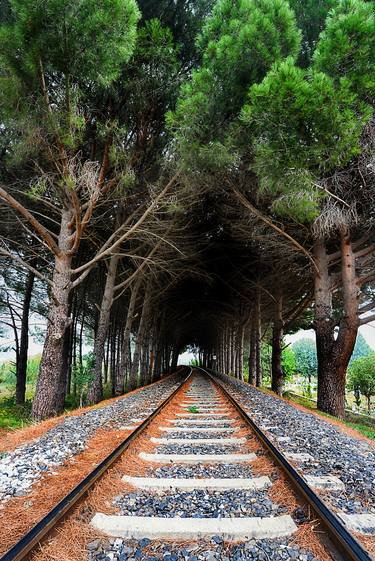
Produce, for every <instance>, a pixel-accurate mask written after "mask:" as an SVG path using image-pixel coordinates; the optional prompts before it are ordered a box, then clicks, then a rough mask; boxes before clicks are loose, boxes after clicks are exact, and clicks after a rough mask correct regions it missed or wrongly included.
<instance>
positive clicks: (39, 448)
mask: <svg viewBox="0 0 375 561" xmlns="http://www.w3.org/2000/svg"><path fill="white" fill-rule="evenodd" d="M183 379H184V376H183V375H182V374H175V375H174V376H171V377H168V378H166V379H165V380H163V381H161V382H160V383H158V384H153V385H152V386H150V387H146V388H144V389H143V390H142V391H141V392H138V393H135V394H132V395H129V396H128V397H126V396H125V397H124V398H123V399H119V400H116V401H114V402H113V403H110V404H109V405H105V406H104V407H101V408H95V409H92V410H89V411H86V412H85V413H82V415H77V416H69V417H66V418H65V419H63V420H62V422H61V423H60V424H59V425H57V426H55V427H53V428H52V429H50V430H48V431H47V432H45V433H44V434H43V435H42V436H40V437H39V438H37V439H36V440H34V441H33V442H31V443H28V444H24V445H22V446H20V447H18V448H16V450H13V451H12V452H9V453H8V454H5V455H4V456H3V457H2V458H0V502H1V501H4V500H7V499H9V498H11V497H13V496H16V497H19V496H22V495H25V494H26V493H27V492H28V491H29V489H30V488H31V486H32V485H33V484H34V482H35V481H36V480H38V479H39V478H40V477H41V476H42V475H43V474H45V473H46V472H53V470H54V468H56V467H57V466H60V465H62V464H64V463H65V462H66V461H68V460H69V459H70V458H71V457H72V456H76V455H77V454H80V453H81V452H82V451H83V450H84V449H85V448H86V443H87V441H88V440H89V439H90V438H91V437H93V436H94V434H95V433H96V432H97V430H98V429H115V428H120V427H121V426H123V425H134V422H133V421H132V419H136V418H139V419H144V418H146V417H147V416H148V415H149V414H150V411H151V409H150V405H151V404H152V408H153V409H154V408H156V407H157V406H158V405H160V403H162V401H164V400H165V399H166V398H167V397H168V396H169V395H170V394H171V393H172V392H173V390H175V389H176V388H177V386H178V385H179V383H181V381H182V380H183Z"/></svg>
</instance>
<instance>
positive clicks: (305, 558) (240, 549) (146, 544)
mask: <svg viewBox="0 0 375 561" xmlns="http://www.w3.org/2000/svg"><path fill="white" fill-rule="evenodd" d="M136 560H137V561H138V560H139V561H271V560H272V561H319V559H317V558H316V557H314V555H313V554H312V553H311V552H309V551H308V550H306V549H303V548H301V547H298V546H297V545H296V544H294V543H293V538H290V539H286V538H283V539H273V540H249V541H247V542H242V543H237V544H235V545H234V544H230V545H229V544H225V543H223V540H222V539H221V538H220V537H219V536H214V537H213V538H212V539H211V540H200V541H198V542H196V543H194V544H181V543H163V542H156V541H153V542H150V540H149V539H147V538H144V539H141V540H139V541H136V540H122V539H119V538H118V539H112V540H109V541H108V542H106V541H101V540H99V539H97V540H94V541H93V542H91V543H89V544H88V561H136Z"/></svg>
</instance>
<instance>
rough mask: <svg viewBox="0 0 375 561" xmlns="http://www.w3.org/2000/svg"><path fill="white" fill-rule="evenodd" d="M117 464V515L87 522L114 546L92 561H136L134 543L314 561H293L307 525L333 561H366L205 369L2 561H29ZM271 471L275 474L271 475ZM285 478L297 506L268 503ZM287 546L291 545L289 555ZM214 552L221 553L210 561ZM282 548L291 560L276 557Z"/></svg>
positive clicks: (93, 554) (282, 500) (92, 555)
mask: <svg viewBox="0 0 375 561" xmlns="http://www.w3.org/2000/svg"><path fill="white" fill-rule="evenodd" d="M198 370H200V374H199V373H197V372H198ZM165 411H167V412H170V414H169V415H168V416H167V418H166V417H165V415H163V413H164V412H165ZM141 435H143V436H144V437H145V438H146V440H147V441H148V442H149V447H148V449H147V451H143V450H140V451H139V453H138V457H139V472H140V473H136V474H134V471H133V472H130V471H129V472H127V470H126V454H127V450H130V449H133V453H134V449H135V450H137V439H138V437H140V436H141ZM155 435H156V436H155ZM120 458H122V460H121V465H122V466H125V469H124V474H123V483H124V493H123V494H122V495H120V496H119V495H117V496H116V498H115V497H108V499H109V500H110V501H112V502H113V501H115V503H116V510H117V512H116V514H108V513H105V512H96V513H95V514H94V515H93V516H92V517H91V520H90V525H91V527H92V528H93V529H96V530H98V531H99V532H100V535H102V534H103V533H104V534H106V535H107V536H109V537H112V538H115V540H112V545H111V546H110V547H109V550H108V551H105V548H104V549H103V547H99V550H97V551H93V550H91V551H90V553H88V556H89V558H90V559H110V560H112V559H113V560H115V559H120V560H121V561H122V560H123V559H124V560H126V559H133V557H132V555H133V553H134V551H133V550H132V549H131V548H129V547H125V549H124V548H123V547H124V543H125V542H124V540H137V541H139V540H140V542H142V543H143V544H146V545H147V546H149V545H150V542H149V539H151V540H153V541H155V542H158V543H163V542H165V543H171V542H174V541H176V542H178V541H180V540H182V541H183V542H185V543H187V542H193V541H195V540H197V539H199V540H205V543H206V544H209V543H212V544H213V545H212V547H211V546H209V545H208V546H207V547H208V549H209V548H210V547H211V549H212V548H213V549H212V551H213V553H212V555H214V556H213V557H207V558H208V559H221V558H224V557H226V558H231V557H228V556H227V555H224V553H223V547H224V544H228V543H231V542H244V543H250V544H252V545H251V547H252V548H253V549H254V551H255V550H256V548H257V544H260V547H261V551H265V555H266V556H265V557H264V559H272V560H274V559H306V560H308V561H309V560H310V559H314V560H316V561H320V560H319V558H318V557H316V556H315V557H314V556H313V554H310V553H309V552H307V554H305V553H302V554H301V555H302V557H293V555H296V551H298V552H299V551H300V550H301V548H299V546H298V541H297V542H296V541H295V538H296V536H298V532H299V528H301V527H302V526H303V524H304V523H306V522H307V520H308V518H310V519H317V520H319V524H320V525H321V526H320V531H321V534H320V535H321V536H322V537H323V542H324V547H325V548H326V549H328V551H329V552H330V554H331V555H332V558H333V559H335V560H339V559H341V560H353V561H370V560H371V557H370V555H369V554H368V553H367V552H366V551H365V550H364V548H363V547H362V546H361V544H360V543H359V542H358V541H357V540H356V539H355V538H354V536H352V535H351V534H350V533H349V532H348V531H347V529H346V528H345V526H344V525H343V524H342V523H341V522H340V520H339V519H338V518H337V517H336V516H335V515H334V514H333V513H332V512H331V511H330V510H329V509H328V508H327V506H326V505H325V504H324V503H323V502H322V501H321V499H320V498H319V496H318V495H317V494H316V493H315V492H314V491H313V489H312V488H311V487H310V486H309V485H307V483H306V481H305V480H304V479H303V478H302V477H301V475H300V474H299V473H298V472H297V471H296V470H295V469H294V467H293V466H292V465H291V463H290V462H289V460H288V459H287V458H286V457H285V456H283V455H282V454H281V453H280V452H279V451H278V450H277V449H276V448H275V447H274V445H273V444H272V443H271V442H270V441H269V439H268V438H267V436H266V435H265V434H264V433H263V432H262V431H261V430H260V428H259V427H257V426H256V425H255V424H254V423H253V421H252V420H251V419H250V418H249V416H248V415H247V414H246V412H245V411H244V410H243V409H242V408H241V406H240V405H239V404H238V403H237V401H236V400H235V399H234V398H233V397H232V396H231V395H230V394H229V393H228V392H227V390H226V389H225V388H224V387H223V385H222V384H221V383H220V381H217V380H216V379H214V378H213V377H212V376H211V375H210V374H209V372H207V371H205V370H204V369H197V370H196V372H195V373H194V374H193V373H192V370H191V369H189V372H188V375H187V378H186V380H185V381H184V382H183V383H182V384H181V386H180V387H178V388H177V389H176V390H175V391H174V392H173V393H172V394H171V395H170V396H169V397H168V398H167V399H166V400H165V401H164V402H163V403H162V404H161V405H160V406H159V407H158V408H157V409H156V410H155V411H153V412H152V414H151V415H150V416H149V417H148V418H147V419H146V420H145V421H143V422H142V423H141V424H140V425H139V426H138V427H136V428H135V429H134V430H132V432H131V434H130V435H129V436H128V437H127V438H126V439H125V440H124V441H123V442H122V443H121V444H120V445H119V446H118V447H117V448H116V449H115V450H114V451H113V452H112V453H111V454H110V455H109V456H108V457H107V458H106V459H105V460H104V461H103V462H101V464H99V465H98V466H97V467H96V468H95V469H94V470H93V471H92V472H91V473H90V474H89V475H88V476H87V477H85V479H84V480H83V481H82V482H81V483H80V484H79V485H78V486H77V487H76V488H75V489H74V490H73V491H72V492H71V493H69V495H67V496H66V497H65V499H63V500H62V501H61V502H60V503H59V504H58V505H56V507H55V508H54V509H53V510H52V511H51V512H50V513H48V514H47V516H45V517H44V518H43V519H42V520H41V521H40V522H39V523H38V524H37V526H35V527H34V528H33V529H32V530H31V531H30V532H28V533H27V534H26V535H25V536H24V537H23V538H22V539H21V540H20V541H19V542H18V543H17V544H15V545H14V546H13V547H12V549H10V550H9V551H8V552H7V553H6V554H5V555H4V556H3V557H2V558H1V560H0V561H18V560H21V559H26V558H27V557H28V556H29V555H30V553H32V551H33V548H35V546H36V545H37V544H38V543H40V542H41V541H42V540H44V539H45V538H46V536H47V535H48V534H49V533H50V532H51V530H52V529H54V528H56V526H57V525H58V524H59V523H61V521H62V519H63V518H64V517H67V516H69V511H70V510H71V509H72V508H73V507H74V506H76V505H77V503H78V502H79V501H80V500H81V499H82V497H83V496H84V495H85V494H87V492H88V491H89V490H91V489H92V488H93V487H94V485H95V484H96V483H98V485H100V481H99V480H100V478H101V476H102V475H103V474H105V473H106V472H107V471H108V470H109V469H110V468H111V466H113V464H114V463H115V462H116V461H117V460H119V459H120ZM259 463H261V464H262V463H263V467H261V469H260V471H261V472H262V470H263V472H262V473H260V474H259V473H256V472H257V471H258V472H259V465H258V464H259ZM275 464H276V465H277V466H278V469H276V471H275V469H274V468H272V466H274V465H275ZM257 465H258V468H256V466H257ZM254 467H255V469H253V468H254ZM285 477H286V478H287V479H288V481H289V482H291V484H292V486H293V488H294V489H295V493H296V498H294V497H292V496H291V495H290V494H288V493H290V492H289V491H288V492H287V494H286V495H285V497H284V498H283V496H282V495H280V493H279V495H276V496H278V498H279V499H280V500H275V499H272V497H273V494H272V492H273V490H274V489H275V488H277V486H279V487H280V482H282V481H283V480H284V479H285ZM129 489H130V490H131V492H129ZM292 504H293V508H291V505H292ZM296 504H297V505H298V506H297V508H296ZM316 524H318V523H316ZM97 541H98V542H100V540H97ZM152 543H153V542H151V544H152ZM290 543H292V544H294V546H292V547H290V545H289V544H290ZM296 543H297V546H296V545H295V544H296ZM105 547H107V546H105ZM143 547H144V545H143ZM205 547H206V546H205ZM207 547H206V549H207ZM121 548H123V549H121ZM215 548H216V549H215ZM218 548H219V549H220V548H221V549H220V551H221V554H220V553H219V554H218V555H219V556H216V557H215V555H217V552H218ZM185 550H186V548H185ZM289 550H291V551H292V552H293V553H291V554H290V556H289V557H288V556H283V555H284V553H287V552H288V551H289ZM124 551H125V553H124ZM136 551H138V554H137V555H136V556H135V558H137V557H138V558H140V559H155V560H156V559H159V558H160V559H163V558H167V557H166V556H165V554H164V553H163V555H162V556H161V557H158V556H155V555H154V556H153V555H152V552H151V554H150V555H149V556H148V557H147V555H146V554H143V553H142V548H141V549H139V548H138V549H137V550H136ZM163 551H164V552H165V548H164V550H163ZM267 551H268V553H267ZM126 552H127V553H126ZM139 552H140V553H139ZM270 552H271V553H270ZM298 554H299V553H298ZM143 555H144V556H143ZM254 555H255V553H254ZM270 555H271V557H270ZM309 555H310V557H309ZM195 557H196V559H198V557H197V556H194V555H192V556H190V557H186V556H185V557H184V556H182V557H179V556H178V554H177V556H176V555H174V556H173V555H170V557H169V559H170V560H174V559H176V560H177V559H180V558H181V559H185V558H186V559H190V558H191V559H194V558H195ZM200 558H201V559H206V557H200ZM233 558H235V559H241V557H238V556H237V557H233ZM242 558H244V559H256V558H258V557H242ZM261 558H262V557H259V559H261Z"/></svg>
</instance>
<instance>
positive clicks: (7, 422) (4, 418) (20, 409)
mask: <svg viewBox="0 0 375 561" xmlns="http://www.w3.org/2000/svg"><path fill="white" fill-rule="evenodd" d="M30 423H31V401H30V400H28V401H27V402H26V403H25V405H15V403H14V398H13V397H4V398H3V399H1V401H0V428H5V429H16V428H20V427H24V426H26V425H29V424H30Z"/></svg>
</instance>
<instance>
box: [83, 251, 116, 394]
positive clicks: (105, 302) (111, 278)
mask: <svg viewBox="0 0 375 561" xmlns="http://www.w3.org/2000/svg"><path fill="white" fill-rule="evenodd" d="M118 262H119V257H118V255H112V257H111V259H110V261H109V265H108V271H107V277H106V282H105V287H104V293H103V298H102V304H101V306H100V315H99V322H98V329H97V332H96V336H95V341H94V356H95V367H94V378H93V381H92V383H91V385H90V388H89V391H88V394H87V401H88V402H89V403H98V402H99V401H100V400H101V399H103V380H102V377H103V360H104V354H105V342H106V339H107V334H108V327H109V319H110V317H111V308H112V302H113V293H114V287H115V282H116V274H117V266H118Z"/></svg>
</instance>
